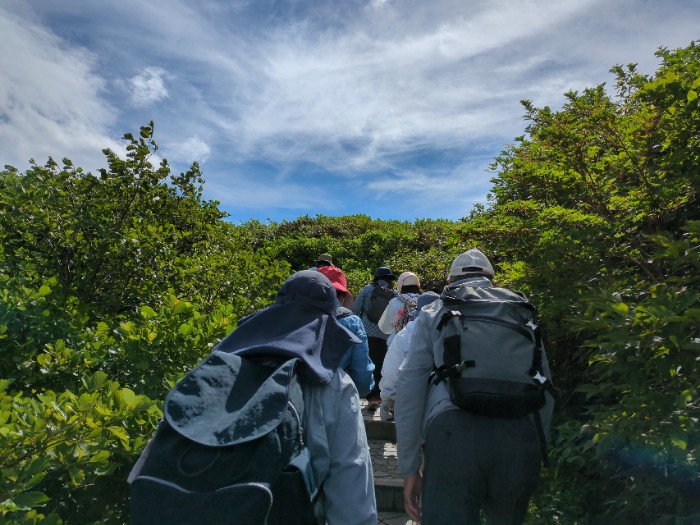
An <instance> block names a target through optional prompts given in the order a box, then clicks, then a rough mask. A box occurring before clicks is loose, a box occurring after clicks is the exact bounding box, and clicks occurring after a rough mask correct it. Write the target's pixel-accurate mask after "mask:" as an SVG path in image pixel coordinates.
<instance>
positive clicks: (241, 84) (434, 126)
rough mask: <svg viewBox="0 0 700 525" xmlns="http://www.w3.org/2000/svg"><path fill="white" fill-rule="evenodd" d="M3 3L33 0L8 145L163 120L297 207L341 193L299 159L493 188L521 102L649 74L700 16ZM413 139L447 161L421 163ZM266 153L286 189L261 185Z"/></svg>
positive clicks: (8, 36)
mask: <svg viewBox="0 0 700 525" xmlns="http://www.w3.org/2000/svg"><path fill="white" fill-rule="evenodd" d="M6 1H9V5H10V6H14V11H15V12H16V13H18V12H20V11H23V12H24V13H23V15H21V16H20V15H17V16H14V18H12V20H11V22H6V20H7V19H8V17H12V15H7V13H5V16H4V18H3V8H0V19H3V21H4V22H3V21H0V23H5V25H2V26H0V34H3V39H4V40H3V45H7V46H8V49H13V50H14V49H17V50H18V51H17V53H14V52H13V53H3V54H1V55H0V67H1V68H2V69H0V71H2V75H0V152H2V154H3V160H4V157H9V156H10V153H11V154H12V155H14V153H15V151H19V152H22V151H26V152H29V151H31V152H32V153H31V156H37V155H42V154H44V153H43V152H44V151H48V150H49V149H51V151H53V150H54V149H59V153H58V154H61V153H60V151H62V148H64V146H65V150H66V151H65V153H66V154H68V153H70V151H68V149H69V148H68V147H69V146H70V147H72V148H76V147H77V146H76V141H72V140H65V139H63V138H62V137H65V136H71V135H72V136H75V137H80V138H81V140H80V141H79V144H80V147H81V148H82V149H83V150H85V149H88V148H95V145H97V144H98V143H99V147H103V146H105V145H109V144H108V143H107V140H106V138H105V137H106V136H107V135H109V134H112V135H113V136H118V135H121V133H122V132H123V131H129V130H131V131H133V130H134V126H139V125H142V124H145V123H146V122H147V121H148V120H151V119H153V120H155V122H156V129H157V137H156V139H157V140H158V142H159V143H161V144H162V145H163V148H162V149H161V151H160V153H161V154H163V155H164V156H166V157H167V158H169V159H170V160H176V161H182V162H191V161H192V160H200V161H202V162H204V161H205V160H206V162H207V188H209V187H211V189H212V193H213V192H214V188H216V193H217V197H216V198H219V199H220V200H221V201H222V202H229V201H230V202H232V203H240V204H241V205H242V206H247V205H248V204H251V203H256V204H259V205H260V206H262V207H265V206H267V207H280V208H282V207H285V208H286V209H291V208H292V207H294V206H295V202H296V201H298V202H299V206H310V207H312V206H318V207H320V208H321V209H328V208H327V207H326V206H329V204H327V203H326V199H325V195H324V193H323V191H322V189H317V188H313V190H310V189H308V188H304V187H303V186H302V185H301V184H300V180H302V179H303V178H304V177H305V176H306V173H305V172H304V171H302V170H301V169H300V166H301V167H304V168H306V167H309V166H310V167H311V168H310V169H312V170H313V171H314V172H320V173H325V174H327V177H326V178H327V179H329V180H330V179H336V178H337V177H341V178H342V181H343V183H348V184H349V181H351V180H353V179H354V180H355V181H356V184H355V186H356V187H357V188H359V189H358V190H357V192H353V194H352V198H353V199H354V200H355V201H356V202H358V206H371V205H372V204H371V203H373V202H375V201H374V197H373V196H372V195H369V194H368V192H367V189H368V188H371V190H370V191H373V192H374V193H376V194H377V195H378V196H379V198H386V197H387V195H389V194H388V193H385V191H386V190H387V189H388V188H391V185H392V183H393V184H396V183H397V182H398V183H401V184H403V183H404V182H406V183H408V182H410V181H413V184H407V185H406V187H407V190H406V191H415V195H416V196H419V195H425V194H429V195H433V193H432V190H433V189H437V188H441V189H444V188H445V187H448V186H449V188H450V191H449V198H450V199H453V200H454V203H455V204H454V206H455V209H457V208H458V207H459V206H460V202H465V201H469V200H472V199H473V198H477V197H476V196H475V195H476V192H480V194H481V195H482V197H483V195H485V193H486V191H488V182H487V181H488V177H489V175H485V174H484V173H483V169H484V168H485V166H486V165H487V164H488V163H489V162H490V160H491V159H492V158H493V157H494V156H495V155H497V154H498V152H499V151H500V150H501V149H502V147H503V145H505V144H506V143H509V142H511V141H512V138H513V137H514V136H516V135H520V134H522V132H523V130H524V127H525V123H524V122H523V120H522V114H523V109H522V107H521V106H520V104H519V101H520V100H521V99H531V100H533V101H534V103H535V104H536V105H538V106H542V105H550V106H552V107H554V108H556V107H557V106H558V105H559V104H561V103H562V102H563V100H564V97H563V93H564V92H566V91H568V90H571V89H574V90H582V89H584V88H585V87H592V86H594V85H596V84H598V83H600V82H603V81H608V82H610V83H612V78H611V75H610V74H609V73H608V70H609V68H610V67H611V66H613V65H614V64H615V63H627V62H640V69H641V70H642V71H644V72H648V73H653V71H654V70H655V68H656V66H657V62H658V60H657V59H656V58H654V57H653V52H654V51H655V50H656V48H657V47H658V46H669V47H678V46H685V45H687V44H688V43H689V42H690V40H691V39H693V38H697V27H698V24H700V12H698V10H697V6H695V0H667V2H665V3H655V2H650V1H643V2H641V1H640V0H619V1H616V2H605V1H604V0H580V1H577V2H561V1H560V0H519V1H516V0H472V1H470V2H464V1H463V0H433V1H432V2H425V1H424V0H400V1H398V0H396V1H389V0H387V1H381V0H362V1H360V2H323V1H319V2H296V1H291V0H290V1H276V2H265V3H261V2H253V1H250V0H239V1H233V0H232V1H230V2H219V1H211V0H202V1H201V2H197V3H191V2H185V1H184V0H152V1H151V2H148V3H147V4H143V3H142V2H140V1H139V0H121V1H117V0H106V1H105V2H100V3H89V2H88V3H86V2H83V1H82V0H62V2H61V3H60V5H58V4H54V3H52V2H50V1H49V0H38V1H37V2H35V3H27V4H25V3H23V2H22V1H21V0H6ZM3 5H8V4H3ZM18 6H24V7H21V8H20V7H18ZM11 9H12V8H8V11H9V10H11ZM136 9H138V11H139V14H140V16H139V17H137V18H134V17H133V12H134V11H135V10H136ZM31 10H36V12H37V13H39V14H40V15H41V16H43V19H42V20H41V23H39V21H38V19H33V18H32V17H31V16H30V15H28V14H27V13H29V12H30V11H31ZM18 26H19V27H18ZM46 27H52V28H53V29H54V30H55V31H56V32H57V33H58V34H60V35H62V36H63V37H64V38H66V39H67V38H72V39H74V40H73V42H79V43H80V47H78V46H77V45H76V44H75V43H73V44H71V43H69V42H68V41H67V40H62V39H60V38H58V37H57V36H55V35H54V34H53V33H51V31H49V30H48V29H45V28H46ZM86 49H89V50H90V52H87V51H86ZM154 65H157V67H154ZM134 72H137V74H136V75H135V76H134ZM49 77H51V79H52V82H48V81H47V78H49ZM54 79H55V81H54ZM175 80H176V81H175ZM120 82H121V83H120ZM49 85H50V86H51V89H50V88H49V87H48V86H49ZM113 86H117V87H120V88H122V89H112V90H109V88H111V87H113ZM8 93H9V94H8ZM166 99H167V101H166V103H161V104H156V103H155V102H159V101H164V100H166ZM115 108H118V109H119V111H117V110H116V109H115ZM117 126H119V127H118V128H117ZM114 128H116V131H114V132H112V133H108V130H109V129H114ZM66 129H69V130H70V131H71V133H70V135H65V130H66ZM13 134H14V135H13ZM62 140H64V141H63V142H61V141H62ZM486 143H488V144H489V148H487V150H488V151H484V150H482V149H480V150H479V154H478V155H479V158H478V162H476V161H475V160H474V151H475V149H477V148H479V147H480V145H483V144H486ZM37 152H38V153H37ZM416 155H418V156H421V157H422V158H423V159H432V162H430V161H426V162H424V163H422V164H421V165H420V166H411V165H410V159H411V158H412V157H413V156H416ZM256 162H261V163H263V164H265V165H266V166H268V167H270V172H274V178H275V181H274V185H273V186H274V187H271V188H268V187H267V185H265V184H263V183H261V181H260V177H259V176H258V175H257V174H256V173H254V172H253V173H250V175H249V177H250V178H251V179H252V180H253V182H250V183H249V182H247V180H246V179H247V176H246V173H247V172H246V170H245V169H244V168H243V166H250V165H254V164H255V163H256ZM224 165H225V166H227V168H226V169H223V168H222V166H224ZM229 168H230V169H229ZM378 173H381V174H384V175H383V176H382V177H381V178H377V174H378ZM456 177H458V178H459V179H460V182H461V183H460V184H451V185H450V184H449V182H451V181H453V180H454V179H455V178H456ZM485 181H486V182H485ZM271 186H272V185H271ZM278 190H279V191H278ZM227 192H228V193H227ZM363 192H364V193H363ZM460 199H461V201H460ZM481 200H483V198H482V199H481ZM346 201H347V202H350V204H349V205H352V202H351V196H350V195H348V198H347V199H346ZM335 205H336V204H335V203H334V204H333V206H335ZM419 205H421V206H422V205H424V203H423V202H421V203H420V204H419ZM425 205H426V206H427V205H428V204H425ZM445 209H446V207H445V206H440V207H439V209H438V211H437V212H436V213H443V210H445Z"/></svg>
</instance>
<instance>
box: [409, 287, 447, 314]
mask: <svg viewBox="0 0 700 525" xmlns="http://www.w3.org/2000/svg"><path fill="white" fill-rule="evenodd" d="M439 298H440V296H439V295H438V294H436V293H435V292H425V293H422V294H421V295H419V296H418V299H416V309H415V310H413V311H412V312H411V319H416V318H417V317H418V314H419V313H420V311H421V310H422V309H423V307H424V306H428V305H429V304H430V303H432V302H434V301H436V300H437V299H439Z"/></svg>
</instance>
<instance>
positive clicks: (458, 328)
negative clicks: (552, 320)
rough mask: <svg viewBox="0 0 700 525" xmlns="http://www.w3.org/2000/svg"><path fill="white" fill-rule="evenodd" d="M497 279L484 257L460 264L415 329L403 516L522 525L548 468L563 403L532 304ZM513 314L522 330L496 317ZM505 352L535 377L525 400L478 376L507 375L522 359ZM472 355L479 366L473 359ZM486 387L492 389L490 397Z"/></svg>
mask: <svg viewBox="0 0 700 525" xmlns="http://www.w3.org/2000/svg"><path fill="white" fill-rule="evenodd" d="M493 277H494V271H493V267H492V266H491V263H490V262H489V260H488V259H487V258H486V256H485V255H484V254H483V253H482V252H480V251H479V250H476V249H472V250H469V251H467V252H465V253H463V254H461V255H459V256H458V257H457V258H456V259H455V260H454V261H453V263H452V265H451V268H450V273H449V276H448V282H449V284H448V285H447V286H446V287H445V288H444V290H443V292H442V294H441V298H440V300H438V301H436V302H434V303H433V304H432V305H430V306H428V307H426V308H424V309H423V310H422V311H421V314H420V315H419V316H418V319H417V320H416V321H414V326H413V335H412V336H411V343H410V346H409V350H408V355H407V357H406V360H405V361H404V363H403V364H402V365H401V368H400V370H399V374H398V378H397V382H396V405H395V413H394V417H395V422H396V434H397V448H398V460H399V469H400V471H401V474H402V475H403V476H404V477H405V483H404V507H405V509H406V512H407V513H408V515H409V517H410V518H411V519H413V520H415V521H420V522H421V523H422V524H423V525H442V524H445V523H462V524H469V525H471V524H478V523H480V522H481V521H480V512H481V511H483V512H484V514H485V516H486V519H487V522H488V523H489V524H494V525H495V524H504V523H508V524H521V523H522V522H523V520H524V518H525V516H526V514H527V508H528V501H529V498H530V495H531V493H532V491H533V489H534V488H535V486H536V484H537V482H538V476H539V471H540V465H541V463H542V462H544V461H546V449H545V448H544V447H545V434H546V432H547V430H548V428H549V425H550V421H551V414H552V408H553V401H554V400H553V397H552V396H551V391H552V389H551V382H550V378H551V375H550V371H549V365H548V363H547V358H546V354H545V353H544V349H543V348H542V345H541V341H540V338H539V337H538V335H537V334H538V332H536V330H535V329H534V328H533V326H534V325H532V324H531V320H529V321H528V322H527V323H526V322H525V320H526V319H527V318H528V315H529V313H530V311H531V309H530V308H528V307H529V303H527V300H526V299H525V298H524V296H523V295H522V294H518V293H515V292H512V291H510V290H507V289H504V288H497V287H494V285H493V283H492V281H491V280H492V279H493ZM483 308H486V310H484V311H485V312H486V313H483V312H482V309H483ZM470 309H471V311H470ZM504 311H506V312H511V313H513V314H514V315H515V316H516V317H522V323H520V322H517V323H516V321H515V318H513V319H506V318H505V317H506V316H503V317H498V316H497V315H496V314H493V312H504ZM487 314H489V315H491V314H493V316H491V317H488V316H487ZM516 314H517V315H516ZM484 317H487V319H486V321H488V322H485V320H484ZM494 317H495V318H494ZM470 338H472V339H471V341H472V344H470ZM475 338H478V342H475ZM504 348H511V349H515V350H517V351H518V354H517V355H518V356H520V354H521V353H523V352H524V351H527V353H528V354H529V355H527V356H525V357H524V358H520V357H518V360H521V361H523V363H521V364H522V367H523V368H524V369H526V370H527V371H526V370H523V371H522V376H523V381H522V382H521V383H517V386H518V390H517V391H516V392H517V395H515V394H513V395H512V396H503V395H501V396H497V400H494V399H492V397H491V394H492V393H493V389H492V388H491V387H492V386H493V385H494V384H496V385H502V384H503V382H501V383H499V382H498V381H496V380H494V379H493V378H483V379H482V380H481V383H479V380H478V379H474V377H477V378H478V376H479V374H485V373H486V371H487V370H488V368H489V366H492V367H494V368H495V369H496V370H498V371H505V370H506V369H507V367H509V366H510V365H511V361H515V356H514V357H513V358H512V359H511V358H510V357H508V358H504V357H501V355H500V354H499V352H500V351H501V350H502V349H504ZM469 352H471V353H472V354H469V355H473V356H474V357H465V355H466V354H467V353H469ZM489 359H491V360H492V361H491V362H490V361H489ZM494 359H495V362H494V361H493V360H494ZM448 361H449V365H450V366H448ZM460 361H461V362H460ZM453 363H454V364H453ZM504 367H505V368H504ZM434 371H435V373H434ZM507 371H508V373H511V371H510V370H507ZM518 373H520V372H518ZM469 374H472V375H471V376H469ZM518 378H519V379H520V376H518ZM477 383H478V384H479V386H482V385H484V384H485V385H486V386H487V387H488V388H486V389H485V390H487V391H488V392H487V395H486V398H485V397H484V394H480V391H481V389H479V388H475V385H476V384H477ZM509 384H511V383H509ZM448 385H449V387H448ZM511 385H512V384H511ZM509 393H510V392H509ZM513 401H517V403H516V402H513ZM456 403H459V405H460V406H457V404H456ZM538 408H539V409H538ZM489 414H491V415H489ZM494 414H497V415H498V416H496V415H494Z"/></svg>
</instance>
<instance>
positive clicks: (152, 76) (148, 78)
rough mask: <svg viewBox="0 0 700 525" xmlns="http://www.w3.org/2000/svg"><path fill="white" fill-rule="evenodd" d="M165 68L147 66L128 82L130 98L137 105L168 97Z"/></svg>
mask: <svg viewBox="0 0 700 525" xmlns="http://www.w3.org/2000/svg"><path fill="white" fill-rule="evenodd" d="M164 75H165V70H164V69H162V68H159V67H146V68H144V69H143V70H142V71H141V73H139V74H138V75H136V76H134V77H131V78H130V79H129V82H128V87H129V100H130V101H131V103H132V104H133V105H134V106H136V107H144V106H148V105H149V104H152V103H154V102H158V101H159V100H163V99H164V98H167V97H168V90H167V89H166V87H165V82H164V79H163V76H164Z"/></svg>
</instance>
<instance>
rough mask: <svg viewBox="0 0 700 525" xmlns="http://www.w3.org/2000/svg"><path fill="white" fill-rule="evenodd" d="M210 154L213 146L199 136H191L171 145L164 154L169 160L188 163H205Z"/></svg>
mask: <svg viewBox="0 0 700 525" xmlns="http://www.w3.org/2000/svg"><path fill="white" fill-rule="evenodd" d="M209 155H211V148H210V147H209V145H208V144H207V143H206V142H204V141H203V140H202V139H200V138H199V137H198V136H193V137H189V138H187V139H185V140H184V141H182V142H180V143H176V144H171V145H169V146H168V148H167V150H166V151H165V154H164V156H165V157H166V158H167V159H169V160H174V161H179V162H185V163H188V164H191V163H192V162H199V163H200V164H201V163H204V162H206V161H207V159H208V158H209Z"/></svg>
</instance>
